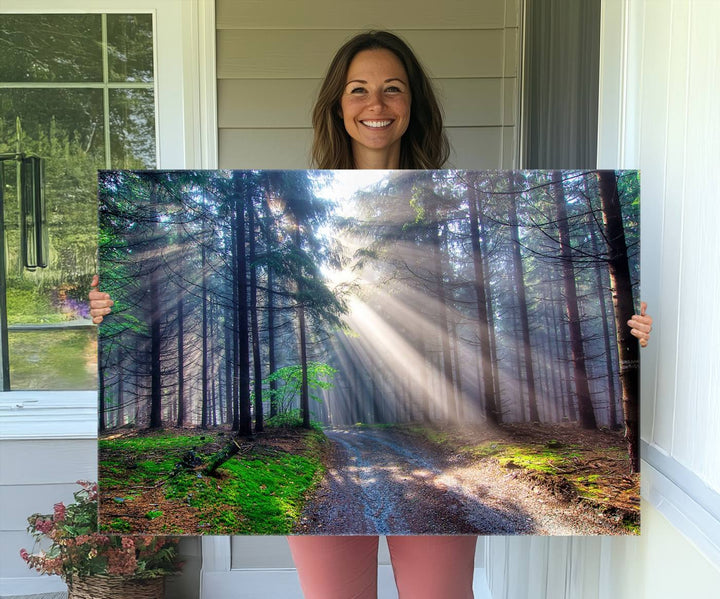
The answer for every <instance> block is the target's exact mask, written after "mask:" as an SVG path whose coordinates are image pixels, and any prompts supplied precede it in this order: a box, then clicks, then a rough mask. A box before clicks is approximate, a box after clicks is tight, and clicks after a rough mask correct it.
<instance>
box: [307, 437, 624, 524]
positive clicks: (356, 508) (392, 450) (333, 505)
mask: <svg viewBox="0 0 720 599" xmlns="http://www.w3.org/2000/svg"><path fill="white" fill-rule="evenodd" d="M325 432H326V434H327V436H328V437H329V439H330V440H331V441H332V442H333V444H334V448H333V455H332V460H331V464H330V466H329V468H328V471H327V474H326V476H325V479H324V480H323V482H322V484H321V486H320V489H319V491H318V492H317V494H316V495H315V497H314V498H313V499H312V500H311V501H310V502H309V503H308V504H307V505H306V507H305V510H304V511H303V514H302V517H301V520H300V525H299V526H298V527H297V531H296V532H298V533H302V534H557V535H576V534H618V532H619V531H618V530H617V529H616V528H614V527H613V526H612V525H610V524H609V523H607V522H603V521H600V520H599V519H598V518H597V515H596V514H595V513H594V512H593V511H592V510H589V509H588V508H583V507H582V506H580V505H578V504H568V503H567V502H561V501H558V500H557V499H556V498H555V497H554V496H553V495H551V494H550V493H549V492H548V491H547V490H545V489H543V488H540V487H537V486H533V484H532V483H530V482H527V481H525V480H523V479H522V478H521V477H518V476H517V472H514V471H512V470H511V471H508V470H507V469H504V468H501V467H500V466H498V465H497V464H496V463H494V462H492V461H487V460H486V461H483V462H481V463H473V464H467V463H466V462H462V461H460V460H453V456H447V455H442V454H440V453H439V452H438V451H437V450H436V449H434V448H432V447H430V446H428V445H427V444H421V443H420V442H419V441H418V440H417V439H416V438H414V437H411V436H409V435H407V434H405V433H403V432H402V431H397V430H392V429H369V428H335V429H328V430H326V431H325Z"/></svg>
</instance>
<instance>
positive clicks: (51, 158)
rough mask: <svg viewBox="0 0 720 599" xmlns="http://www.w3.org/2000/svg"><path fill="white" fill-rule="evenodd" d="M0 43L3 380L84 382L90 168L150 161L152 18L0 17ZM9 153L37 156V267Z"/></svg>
mask: <svg viewBox="0 0 720 599" xmlns="http://www.w3.org/2000/svg"><path fill="white" fill-rule="evenodd" d="M0 46H2V49H3V54H2V55H3V60H2V61H0V62H1V63H2V64H0V156H1V157H2V162H0V169H1V171H2V174H3V177H2V191H3V194H2V220H3V225H4V231H5V243H4V244H3V247H2V250H0V257H3V256H4V265H5V272H6V283H7V318H8V331H0V333H1V334H5V335H7V338H8V342H9V352H8V356H9V364H10V386H11V389H93V388H96V386H97V383H96V362H97V359H96V355H97V343H96V337H97V335H96V329H95V327H94V325H92V323H91V321H90V319H89V314H88V310H87V299H86V298H87V292H88V290H89V288H90V280H91V278H92V275H93V274H94V273H95V272H97V265H96V254H97V170H98V169H103V168H136V169H137V168H154V167H155V166H156V139H155V90H154V74H153V64H154V58H153V32H152V16H151V15H149V14H141V15H100V14H92V15H79V14H73V15H37V14H34V15H2V18H0ZM19 155H22V156H39V157H41V158H43V161H44V200H45V206H46V208H45V211H46V214H45V215H44V216H45V223H46V231H45V233H46V235H47V239H48V245H49V252H48V258H49V261H48V265H47V267H46V268H36V269H28V268H25V266H24V264H23V262H22V253H21V249H20V244H21V235H20V222H21V215H20V208H19V205H20V198H19V197H18V183H19V180H18V165H19V162H18V161H17V160H16V157H17V156H19ZM38 220H40V219H38ZM0 328H1V327H0ZM0 353H1V352H0Z"/></svg>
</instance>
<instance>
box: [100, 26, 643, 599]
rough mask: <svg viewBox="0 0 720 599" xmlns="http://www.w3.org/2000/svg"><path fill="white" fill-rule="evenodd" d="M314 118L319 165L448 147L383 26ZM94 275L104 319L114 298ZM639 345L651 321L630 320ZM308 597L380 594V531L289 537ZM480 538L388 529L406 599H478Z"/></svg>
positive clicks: (427, 90) (406, 164)
mask: <svg viewBox="0 0 720 599" xmlns="http://www.w3.org/2000/svg"><path fill="white" fill-rule="evenodd" d="M312 123H313V128H314V132H315V137H314V140H313V146H312V159H313V164H314V166H315V167H317V168H324V169H350V168H357V169H398V168H404V169H437V168H441V167H442V166H443V164H444V163H445V161H446V160H447V157H448V155H449V146H448V142H447V138H446V137H445V134H444V132H443V129H442V115H441V111H440V108H439V106H438V103H437V101H436V100H435V94H434V92H433V89H432V85H431V83H430V80H429V78H428V77H427V75H426V74H425V72H424V70H423V68H422V67H421V65H420V64H419V62H418V60H417V59H416V57H415V56H414V54H413V53H412V51H411V50H410V48H409V47H408V46H407V44H405V42H403V41H402V40H401V39H400V38H398V37H397V36H395V35H393V34H391V33H388V32H383V31H378V32H368V33H363V34H360V35H357V36H355V37H354V38H352V39H351V40H350V41H348V42H347V43H346V44H345V45H344V46H343V47H342V48H340V50H338V52H337V54H336V55H335V57H334V59H333V61H332V63H331V64H330V67H329V69H328V72H327V74H326V76H325V80H324V81H323V84H322V87H321V89H320V93H319V96H318V100H317V103H316V105H315V109H314V111H313V116H312ZM97 284H98V281H97V277H95V279H94V280H93V288H94V289H93V291H91V293H90V300H91V302H90V306H91V310H90V312H91V315H92V317H93V322H96V323H97V322H100V321H101V320H102V317H103V316H104V315H107V314H108V313H109V312H110V308H111V307H112V305H113V302H112V300H111V299H110V297H109V296H108V295H107V294H105V293H102V292H100V291H98V290H97ZM628 324H629V325H630V326H631V327H632V329H633V331H632V332H633V334H634V335H635V336H636V337H638V338H639V339H640V343H641V345H643V346H644V345H646V344H647V339H648V335H649V332H650V328H651V324H652V319H651V318H650V317H649V316H646V315H645V304H644V303H643V304H642V310H641V314H640V315H635V316H633V319H632V320H631V321H629V322H628ZM288 541H289V544H290V549H291V551H292V554H293V559H294V560H295V564H296V566H297V570H298V574H299V576H300V582H301V584H302V588H303V592H304V594H305V597H306V598H307V599H343V598H348V599H350V598H352V599H373V598H374V597H376V596H377V590H376V585H377V548H378V537H377V536H363V537H346V536H337V537H331V536H329V537H313V536H297V537H290V538H289V539H288ZM476 541H477V537H475V536H450V537H443V536H414V537H393V536H391V537H388V546H389V548H390V555H391V559H392V564H393V568H394V572H395V580H396V583H397V586H398V591H399V596H400V599H471V598H472V597H473V592H472V577H473V570H474V563H473V562H474V555H475V545H476Z"/></svg>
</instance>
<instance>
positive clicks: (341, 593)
mask: <svg viewBox="0 0 720 599" xmlns="http://www.w3.org/2000/svg"><path fill="white" fill-rule="evenodd" d="M387 540H388V546H389V548H390V558H391V560H392V565H393V571H394V573H395V583H396V584H397V588H398V593H399V597H400V599H472V597H473V592H472V579H473V569H474V559H475V543H476V541H477V537H475V536H452V537H442V536H412V537H388V538H387ZM288 542H289V543H290V550H291V551H292V555H293V560H294V561H295V566H296V567H297V571H298V575H299V576H300V584H301V585H302V589H303V594H304V596H305V599H376V597H377V551H378V537H376V536H363V537H349V536H337V537H330V536H328V537H315V536H296V537H288Z"/></svg>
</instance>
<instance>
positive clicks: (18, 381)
mask: <svg viewBox="0 0 720 599" xmlns="http://www.w3.org/2000/svg"><path fill="white" fill-rule="evenodd" d="M9 346H10V347H9V352H10V381H11V383H12V388H13V389H15V390H19V389H56V390H60V389H93V388H95V387H97V331H96V330H95V328H90V329H85V330H69V331H64V330H58V329H49V330H47V331H31V332H29V331H22V332H13V331H12V330H11V331H10V335H9Z"/></svg>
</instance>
